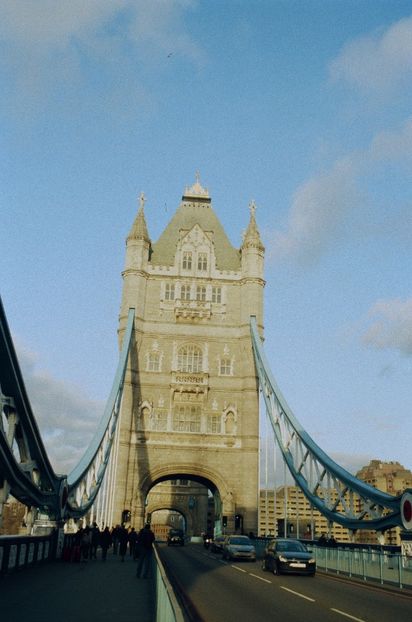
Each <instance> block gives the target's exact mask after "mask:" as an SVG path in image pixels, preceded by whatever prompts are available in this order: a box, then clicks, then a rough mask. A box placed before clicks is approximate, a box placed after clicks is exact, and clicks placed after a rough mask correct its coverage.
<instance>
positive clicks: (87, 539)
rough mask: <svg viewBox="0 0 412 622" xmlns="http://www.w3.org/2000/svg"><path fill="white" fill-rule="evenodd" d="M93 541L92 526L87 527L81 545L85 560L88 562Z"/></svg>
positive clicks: (83, 559)
mask: <svg viewBox="0 0 412 622" xmlns="http://www.w3.org/2000/svg"><path fill="white" fill-rule="evenodd" d="M91 543H92V535H91V533H90V528H89V527H86V528H85V530H84V531H83V533H82V540H81V545H80V547H81V551H82V561H83V562H87V560H88V559H89V553H90V546H91Z"/></svg>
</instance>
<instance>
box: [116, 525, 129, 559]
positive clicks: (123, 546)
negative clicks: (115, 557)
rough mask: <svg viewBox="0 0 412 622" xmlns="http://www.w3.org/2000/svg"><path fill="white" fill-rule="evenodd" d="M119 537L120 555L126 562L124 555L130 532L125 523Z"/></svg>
mask: <svg viewBox="0 0 412 622" xmlns="http://www.w3.org/2000/svg"><path fill="white" fill-rule="evenodd" d="M118 538H119V555H120V558H121V561H122V562H124V557H125V555H126V552H127V543H128V541H129V534H128V531H127V529H126V527H125V526H124V525H122V526H121V527H120V529H119V531H118Z"/></svg>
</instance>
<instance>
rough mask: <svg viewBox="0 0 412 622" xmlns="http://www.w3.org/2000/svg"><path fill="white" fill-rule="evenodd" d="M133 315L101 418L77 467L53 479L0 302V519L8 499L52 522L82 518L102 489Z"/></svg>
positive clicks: (132, 311)
mask: <svg viewBox="0 0 412 622" xmlns="http://www.w3.org/2000/svg"><path fill="white" fill-rule="evenodd" d="M133 326H134V309H129V313H128V319H127V326H126V331H125V335H124V338H123V344H122V350H121V352H120V356H119V363H118V366H117V371H116V376H115V379H114V382H113V387H112V390H111V393H110V396H109V399H108V401H107V404H106V408H105V411H104V415H103V418H102V420H101V422H100V425H99V427H98V429H97V432H96V434H95V436H94V438H93V439H92V441H91V443H90V445H89V447H88V449H87V450H86V452H85V454H84V456H83V458H82V460H81V461H80V463H79V465H78V466H77V467H76V468H75V469H74V470H73V471H72V472H71V473H70V474H69V476H68V477H66V476H65V475H57V474H56V473H55V472H54V470H53V468H52V466H51V464H50V461H49V458H48V456H47V452H46V449H45V447H44V445H43V442H42V439H41V436H40V432H39V429H38V426H37V423H36V420H35V418H34V415H33V412H32V409H31V406H30V402H29V399H28V396H27V392H26V389H25V386H24V382H23V377H22V374H21V371H20V367H19V363H18V359H17V355H16V352H15V349H14V345H13V341H12V338H11V334H10V330H9V327H8V323H7V318H6V314H5V311H4V308H3V304H2V301H1V299H0V515H1V506H2V504H3V503H4V502H5V501H6V500H7V497H8V495H9V494H11V495H12V496H13V497H15V498H16V499H18V500H19V501H21V502H22V503H24V504H25V505H27V506H31V507H34V508H37V509H39V510H41V511H44V512H45V513H47V514H49V516H50V517H51V518H54V519H55V520H57V521H61V520H65V519H67V518H72V517H73V518H79V517H81V516H84V515H85V514H86V513H87V512H88V510H89V509H90V507H91V505H92V504H93V502H94V500H95V498H96V496H97V493H98V491H99V489H100V485H101V483H102V480H103V477H104V474H105V470H106V466H107V463H108V461H109V457H110V451H111V448H112V444H113V439H114V435H115V432H116V424H117V420H118V415H119V411H120V404H121V398H122V391H123V384H124V377H125V373H126V368H127V360H128V355H129V350H130V344H131V341H132V332H133Z"/></svg>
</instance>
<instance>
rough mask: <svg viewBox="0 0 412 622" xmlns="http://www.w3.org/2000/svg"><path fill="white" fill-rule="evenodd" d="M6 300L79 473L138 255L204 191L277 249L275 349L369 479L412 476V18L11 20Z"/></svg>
mask: <svg viewBox="0 0 412 622" xmlns="http://www.w3.org/2000/svg"><path fill="white" fill-rule="evenodd" d="M0 52H1V54H0V58H1V61H0V81H1V92H2V98H1V100H0V133H1V134H0V140H1V162H0V175H1V191H0V208H1V228H0V242H1V248H2V256H1V294H2V298H3V304H4V305H5V308H6V313H7V316H8V319H9V323H10V327H11V330H12V332H13V335H14V338H15V341H16V344H17V348H18V352H19V356H20V360H21V364H22V367H23V371H24V376H25V380H26V384H27V387H28V390H29V394H30V396H31V401H32V404H33V408H34V410H35V412H36V416H37V419H38V421H39V425H40V427H41V430H42V433H43V437H44V439H45V442H46V444H47V447H48V450H49V452H50V456H51V459H52V461H53V463H54V464H55V465H56V468H57V469H61V470H63V471H64V470H68V469H70V467H71V466H73V464H74V463H75V462H76V461H77V459H78V457H79V456H80V455H81V454H82V452H83V451H84V448H85V446H86V445H87V442H88V440H89V438H90V436H91V434H92V433H93V430H94V429H95V426H96V421H97V419H98V417H99V416H100V414H101V413H102V410H103V406H102V404H103V403H104V401H105V400H106V398H107V396H108V393H109V390H110V386H111V382H112V378H113V375H114V370H115V367H116V363H117V337H116V331H117V319H118V312H119V305H120V296H121V287H122V281H121V270H122V267H123V262H124V250H125V238H126V235H127V233H128V231H129V229H130V226H131V224H132V221H133V219H134V216H135V213H136V210H137V197H138V195H139V194H140V192H141V191H144V192H145V194H146V197H147V203H146V206H145V211H146V218H147V224H148V229H149V233H150V235H151V237H152V239H153V240H156V239H157V238H158V236H159V235H160V233H161V232H162V230H163V229H164V227H165V226H166V224H167V222H168V221H169V219H170V218H171V217H172V215H173V213H174V211H175V210H176V208H177V206H178V204H179V201H180V197H181V195H182V191H183V189H184V187H185V186H186V185H190V184H192V183H193V181H194V173H195V171H196V170H199V171H200V174H201V182H202V184H203V185H204V186H206V187H208V189H209V192H210V194H211V196H212V202H213V207H214V209H215V211H216V213H217V214H218V216H219V218H220V220H221V222H222V224H223V226H224V227H225V229H226V231H227V233H228V235H229V237H230V239H231V241H232V243H233V244H234V245H235V246H236V247H239V246H240V244H241V236H242V232H243V230H244V229H245V228H246V226H247V222H248V217H249V211H248V204H249V202H250V201H251V200H252V199H254V200H255V201H256V204H257V207H258V209H257V213H256V217H257V221H258V225H259V228H260V231H261V235H262V238H263V240H264V243H265V246H266V273H265V276H266V280H267V285H266V290H265V336H266V341H265V349H266V353H267V355H268V357H269V360H270V361H271V365H272V371H273V374H274V375H275V378H276V379H277V382H278V384H279V386H280V387H281V390H282V392H283V394H284V395H285V397H286V398H287V400H288V402H289V404H290V406H291V408H292V410H293V411H294V413H295V415H296V416H297V417H298V419H299V420H300V421H301V422H302V424H303V425H304V427H306V429H307V430H308V432H309V433H310V434H311V435H312V436H313V438H314V439H315V441H316V442H317V443H318V444H319V445H320V446H321V447H322V448H323V449H324V450H325V451H326V452H328V453H329V454H330V455H332V456H333V457H334V458H335V459H337V461H338V462H340V463H341V464H343V465H344V466H346V467H349V468H350V469H351V470H356V468H358V467H360V466H362V465H363V464H366V463H367V462H368V460H369V459H371V458H377V459H382V460H398V461H400V462H401V463H402V464H404V466H405V467H407V468H412V458H411V451H410V447H409V445H410V439H411V437H412V423H411V420H412V418H411V410H412V408H411V406H412V391H411V385H412V382H411V380H412V287H411V267H412V262H411V241H412V204H411V203H412V201H411V183H410V179H411V172H412V103H411V102H412V100H411V89H412V5H411V3H410V2H409V1H408V2H403V1H397V0H385V1H383V0H356V1H352V0H346V1H344V2H343V1H338V0H335V1H327V0H322V1H317V0H306V1H305V0H300V1H294V0H290V1H278V2H277V1H275V0H272V1H256V0H255V1H253V2H252V1H251V0H250V1H247V0H243V1H236V0H232V1H229V0H220V1H215V0H209V1H208V2H205V1H204V2H200V1H196V0H169V1H167V2H166V1H160V0H152V1H151V2H143V1H141V0H135V1H132V0H123V1H122V0H99V1H97V0H88V1H87V2H84V0H70V2H69V1H66V0H61V1H59V2H57V1H53V0H37V1H36V2H34V1H29V0H14V1H13V2H9V1H8V0H0Z"/></svg>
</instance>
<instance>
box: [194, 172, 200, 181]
mask: <svg viewBox="0 0 412 622" xmlns="http://www.w3.org/2000/svg"><path fill="white" fill-rule="evenodd" d="M195 179H196V183H197V184H200V171H199V169H198V170H197V171H196V172H195Z"/></svg>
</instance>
